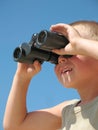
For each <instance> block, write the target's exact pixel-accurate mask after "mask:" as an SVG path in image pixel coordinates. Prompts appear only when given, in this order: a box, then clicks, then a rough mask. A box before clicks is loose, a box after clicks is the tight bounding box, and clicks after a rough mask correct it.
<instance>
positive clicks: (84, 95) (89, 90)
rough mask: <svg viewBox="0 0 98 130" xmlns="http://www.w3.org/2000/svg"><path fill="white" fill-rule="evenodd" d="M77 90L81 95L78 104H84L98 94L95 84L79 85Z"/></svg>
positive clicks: (97, 87)
mask: <svg viewBox="0 0 98 130" xmlns="http://www.w3.org/2000/svg"><path fill="white" fill-rule="evenodd" d="M77 91H78V93H79V94H80V97H81V102H80V104H79V105H82V104H86V103H88V102H90V101H92V100H93V99H94V98H96V97H97V96H98V86H96V85H95V86H92V85H90V86H88V87H87V86H85V87H80V88H79V89H78V90H77Z"/></svg>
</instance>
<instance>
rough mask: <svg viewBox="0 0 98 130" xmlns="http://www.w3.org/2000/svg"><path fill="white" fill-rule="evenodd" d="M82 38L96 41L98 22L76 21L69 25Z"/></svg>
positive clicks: (97, 37) (97, 38)
mask: <svg viewBox="0 0 98 130" xmlns="http://www.w3.org/2000/svg"><path fill="white" fill-rule="evenodd" d="M70 25H71V26H73V27H74V28H75V29H76V30H77V31H78V32H79V33H80V35H81V36H82V37H84V38H88V39H92V40H97V41H98V22H95V21H77V22H74V23H71V24H70Z"/></svg>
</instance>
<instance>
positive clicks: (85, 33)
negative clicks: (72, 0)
mask: <svg viewBox="0 0 98 130" xmlns="http://www.w3.org/2000/svg"><path fill="white" fill-rule="evenodd" d="M51 31H56V32H58V33H61V34H63V35H64V36H65V37H67V38H68V40H69V44H68V45H67V46H66V47H65V48H62V49H60V50H57V49H56V50H53V52H55V53H58V54H60V55H61V56H59V58H58V64H57V65H56V66H55V73H56V75H57V78H58V80H59V81H60V82H61V83H62V84H63V86H64V87H67V88H74V89H76V90H77V91H78V93H79V94H80V97H81V100H72V101H65V102H63V103H61V104H58V105H57V106H54V107H52V108H47V109H43V110H39V111H33V112H30V113H28V112H27V109H26V94H27V90H28V87H29V83H30V81H31V79H32V78H33V77H34V76H35V75H36V74H38V72H39V71H40V70H41V65H40V63H39V62H38V61H35V62H34V63H33V64H22V63H18V67H17V70H16V73H15V76H14V79H13V84H12V88H11V91H10V94H9V98H8V102H7V106H6V110H5V115H4V129H5V130H58V129H62V130H88V129H89V130H97V129H98V123H97V122H98V121H97V120H98V60H97V59H98V52H97V50H98V49H97V48H98V23H96V22H93V21H79V22H75V23H72V24H70V25H67V24H57V25H53V26H51ZM65 54H72V55H73V56H72V57H71V58H65V57H64V55H65Z"/></svg>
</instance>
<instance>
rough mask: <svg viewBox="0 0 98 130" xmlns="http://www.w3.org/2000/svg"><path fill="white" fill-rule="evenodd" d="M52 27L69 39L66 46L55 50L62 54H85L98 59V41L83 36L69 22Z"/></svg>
mask: <svg viewBox="0 0 98 130" xmlns="http://www.w3.org/2000/svg"><path fill="white" fill-rule="evenodd" d="M50 29H51V31H56V32H58V33H61V34H63V35H64V36H65V37H67V38H68V40H69V44H68V45H67V46H66V47H65V48H62V49H55V50H53V52H55V53H57V54H60V55H65V54H71V55H85V56H91V57H93V58H95V59H98V41H94V40H90V39H85V38H82V37H81V36H80V34H79V33H78V32H77V30H75V29H74V28H73V27H72V26H70V25H68V24H62V23H61V24H56V25H53V26H51V28H50Z"/></svg>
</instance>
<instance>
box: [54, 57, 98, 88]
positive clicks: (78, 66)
mask: <svg viewBox="0 0 98 130" xmlns="http://www.w3.org/2000/svg"><path fill="white" fill-rule="evenodd" d="M55 73H56V75H57V77H58V80H59V81H60V82H61V83H62V84H63V85H64V86H65V87H68V88H71V87H72V88H76V89H78V87H80V86H85V85H89V84H91V83H93V82H94V83H95V80H96V81H97V82H98V60H95V59H93V58H91V57H86V56H81V55H77V56H73V57H71V58H64V57H63V56H60V57H59V58H58V64H57V65H56V66H55Z"/></svg>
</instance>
